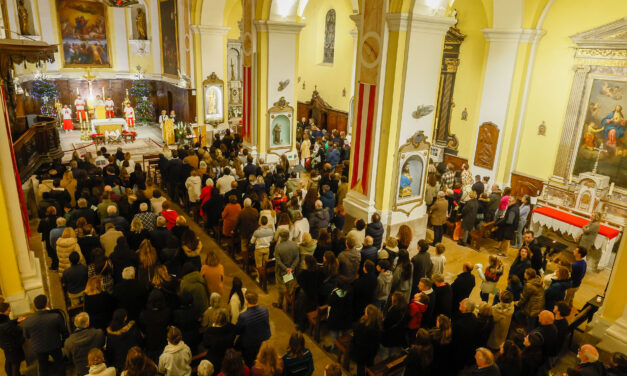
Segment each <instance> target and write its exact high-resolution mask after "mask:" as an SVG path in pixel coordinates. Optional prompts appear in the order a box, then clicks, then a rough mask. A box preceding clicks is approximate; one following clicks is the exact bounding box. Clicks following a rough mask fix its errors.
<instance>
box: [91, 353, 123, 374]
mask: <svg viewBox="0 0 627 376" xmlns="http://www.w3.org/2000/svg"><path fill="white" fill-rule="evenodd" d="M87 365H88V366H89V373H88V374H87V376H115V375H116V370H115V367H107V365H106V364H105V357H104V354H103V353H102V350H100V349H98V348H93V349H91V350H89V353H88V354H87Z"/></svg>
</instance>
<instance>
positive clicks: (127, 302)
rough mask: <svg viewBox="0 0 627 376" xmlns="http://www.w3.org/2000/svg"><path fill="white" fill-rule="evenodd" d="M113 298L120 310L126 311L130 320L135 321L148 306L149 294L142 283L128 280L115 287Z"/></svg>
mask: <svg viewBox="0 0 627 376" xmlns="http://www.w3.org/2000/svg"><path fill="white" fill-rule="evenodd" d="M113 296H114V297H115V300H116V302H117V306H118V308H124V309H126V311H127V312H128V317H129V319H131V320H135V319H138V318H139V313H140V312H141V310H142V309H143V308H144V306H145V305H146V297H147V292H146V289H145V288H144V286H143V285H142V284H141V282H139V281H138V280H136V279H128V280H124V281H122V282H120V283H118V284H116V285H115V286H114V287H113Z"/></svg>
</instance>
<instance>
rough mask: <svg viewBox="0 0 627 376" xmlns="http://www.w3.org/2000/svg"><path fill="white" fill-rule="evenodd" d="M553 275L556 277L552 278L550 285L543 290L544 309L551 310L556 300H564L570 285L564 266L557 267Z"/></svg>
mask: <svg viewBox="0 0 627 376" xmlns="http://www.w3.org/2000/svg"><path fill="white" fill-rule="evenodd" d="M555 277H556V278H557V279H552V280H551V285H550V286H549V287H548V288H547V289H546V290H544V309H546V310H549V311H553V309H554V308H555V305H556V304H557V302H559V301H561V300H564V297H565V295H566V290H568V289H569V288H570V287H571V286H572V282H571V280H570V278H568V270H566V268H562V267H560V268H558V269H557V270H556V272H555Z"/></svg>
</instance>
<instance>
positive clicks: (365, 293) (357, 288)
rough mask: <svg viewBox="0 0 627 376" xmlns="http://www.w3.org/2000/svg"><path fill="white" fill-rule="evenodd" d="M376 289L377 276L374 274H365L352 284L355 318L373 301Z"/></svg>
mask: <svg viewBox="0 0 627 376" xmlns="http://www.w3.org/2000/svg"><path fill="white" fill-rule="evenodd" d="M376 288H377V276H376V275H375V273H368V274H365V275H363V276H361V277H359V278H357V279H356V280H355V282H353V298H354V305H353V312H355V315H356V316H357V317H361V314H362V313H363V312H364V309H366V306H367V305H368V304H372V302H373V301H374V292H375V290H376Z"/></svg>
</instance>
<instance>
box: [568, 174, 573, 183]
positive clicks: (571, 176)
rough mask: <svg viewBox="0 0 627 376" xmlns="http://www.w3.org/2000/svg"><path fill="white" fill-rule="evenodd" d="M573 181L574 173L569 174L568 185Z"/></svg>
mask: <svg viewBox="0 0 627 376" xmlns="http://www.w3.org/2000/svg"><path fill="white" fill-rule="evenodd" d="M572 182H573V175H572V174H571V175H569V176H568V185H570V183H572Z"/></svg>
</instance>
